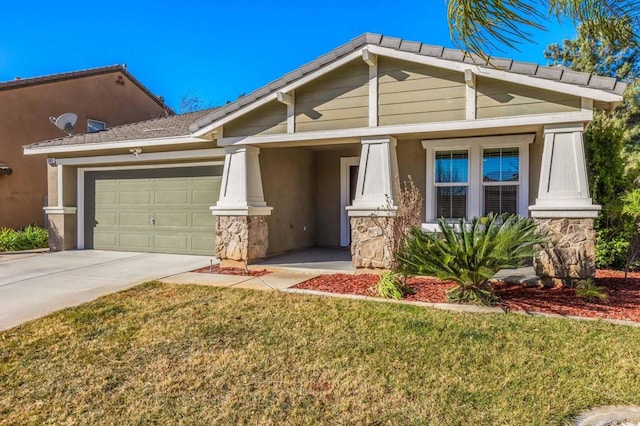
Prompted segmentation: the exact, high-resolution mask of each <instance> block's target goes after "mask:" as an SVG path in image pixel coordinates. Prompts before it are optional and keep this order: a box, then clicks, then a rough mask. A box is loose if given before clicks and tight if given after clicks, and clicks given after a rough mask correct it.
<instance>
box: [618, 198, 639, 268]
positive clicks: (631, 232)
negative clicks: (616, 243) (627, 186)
mask: <svg viewBox="0 0 640 426" xmlns="http://www.w3.org/2000/svg"><path fill="white" fill-rule="evenodd" d="M622 215H623V216H624V217H625V218H626V225H627V226H626V228H627V235H628V238H629V246H628V247H627V256H626V260H625V264H624V277H625V278H627V275H628V274H629V269H631V268H633V267H634V266H635V264H636V263H637V262H638V260H640V189H636V190H634V191H631V192H628V193H626V194H625V195H624V196H623V197H622Z"/></svg>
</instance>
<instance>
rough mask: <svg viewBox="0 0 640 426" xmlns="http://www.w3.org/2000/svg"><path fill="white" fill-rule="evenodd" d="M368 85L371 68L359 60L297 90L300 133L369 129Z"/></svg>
mask: <svg viewBox="0 0 640 426" xmlns="http://www.w3.org/2000/svg"><path fill="white" fill-rule="evenodd" d="M368 81H369V67H368V66H367V65H366V64H365V63H364V62H363V61H361V60H356V61H354V62H351V63H349V64H347V65H344V66H343V67H340V68H338V69H337V70H335V71H333V72H330V73H328V74H326V75H324V76H322V77H320V78H318V79H317V80H315V81H313V82H311V83H309V84H307V85H305V86H304V87H302V88H301V89H299V90H297V91H296V94H295V97H296V99H295V103H296V105H295V117H296V118H295V119H296V131H297V132H311V131H318V130H329V129H346V128H351V127H366V126H368V125H369V118H368V116H369V115H368V114H369V83H368Z"/></svg>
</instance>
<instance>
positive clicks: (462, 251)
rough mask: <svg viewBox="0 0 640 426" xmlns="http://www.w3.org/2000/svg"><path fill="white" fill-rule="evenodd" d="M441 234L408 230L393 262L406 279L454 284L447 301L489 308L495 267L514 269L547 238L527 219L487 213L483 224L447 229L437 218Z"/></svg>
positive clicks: (462, 223) (493, 298) (493, 299)
mask: <svg viewBox="0 0 640 426" xmlns="http://www.w3.org/2000/svg"><path fill="white" fill-rule="evenodd" d="M438 224H439V225H440V230H441V234H437V233H425V232H423V231H422V229H420V228H413V230H412V231H411V234H410V236H409V238H407V240H406V244H405V245H404V247H403V249H402V251H401V253H400V255H399V256H398V259H399V261H400V271H402V272H403V273H405V274H407V275H432V276H433V275H435V276H437V277H438V278H440V279H441V280H447V281H453V282H455V283H457V286H455V287H454V288H452V289H451V290H449V291H448V292H447V299H448V300H449V301H451V302H464V303H475V304H480V305H494V304H495V303H496V302H497V298H496V296H495V294H494V293H493V289H492V288H491V287H490V285H489V280H490V279H491V278H492V277H493V276H494V275H495V274H496V273H497V272H498V271H500V270H501V269H505V268H516V267H520V266H522V265H523V264H524V262H525V261H526V260H527V259H530V258H531V257H532V256H533V254H534V253H535V251H536V247H537V246H538V245H541V244H545V243H546V241H547V238H546V237H545V236H543V235H541V234H540V233H539V232H538V227H537V225H536V223H535V222H534V221H533V219H531V218H524V217H520V216H517V215H508V214H504V215H495V214H493V213H491V214H489V215H488V216H487V218H486V222H485V221H483V223H481V222H480V219H479V218H474V219H472V220H471V221H470V222H467V221H466V220H460V221H459V223H458V224H457V226H456V227H455V229H454V227H452V226H451V225H450V224H449V223H447V221H446V220H445V219H444V218H442V219H440V220H439V221H438Z"/></svg>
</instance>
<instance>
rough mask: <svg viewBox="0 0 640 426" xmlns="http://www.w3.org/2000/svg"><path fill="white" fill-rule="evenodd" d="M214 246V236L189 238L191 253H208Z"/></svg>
mask: <svg viewBox="0 0 640 426" xmlns="http://www.w3.org/2000/svg"><path fill="white" fill-rule="evenodd" d="M215 246H216V237H215V236H199V235H196V236H193V237H192V238H191V248H192V249H193V251H198V252H208V251H209V252H210V251H211V247H215Z"/></svg>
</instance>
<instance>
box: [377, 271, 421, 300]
mask: <svg viewBox="0 0 640 426" xmlns="http://www.w3.org/2000/svg"><path fill="white" fill-rule="evenodd" d="M375 291H376V293H377V294H378V296H380V297H384V298H386V299H402V298H403V297H404V296H405V294H414V293H415V291H414V290H413V289H412V288H411V287H408V286H407V285H406V284H405V282H404V277H401V276H400V275H398V274H397V273H395V272H391V271H387V272H383V273H382V275H380V279H379V280H378V284H377V285H376V288H375Z"/></svg>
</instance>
